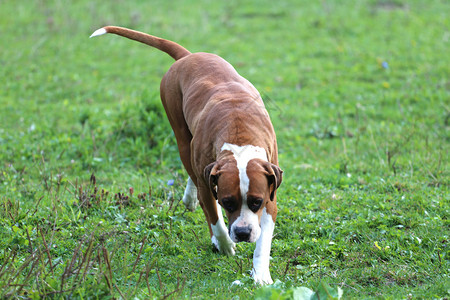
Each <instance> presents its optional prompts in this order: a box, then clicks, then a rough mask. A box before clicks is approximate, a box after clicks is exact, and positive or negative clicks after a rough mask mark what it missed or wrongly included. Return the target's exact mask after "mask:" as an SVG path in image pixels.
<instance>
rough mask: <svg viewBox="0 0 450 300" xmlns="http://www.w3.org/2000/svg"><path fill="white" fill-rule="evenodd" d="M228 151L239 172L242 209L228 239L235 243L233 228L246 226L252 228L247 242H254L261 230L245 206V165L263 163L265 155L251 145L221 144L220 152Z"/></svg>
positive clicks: (261, 149) (258, 148) (247, 182)
mask: <svg viewBox="0 0 450 300" xmlns="http://www.w3.org/2000/svg"><path fill="white" fill-rule="evenodd" d="M224 150H228V151H231V152H232V153H233V156H234V158H235V159H236V162H237V168H238V170H239V188H240V191H241V197H242V207H241V214H240V216H239V217H238V218H237V219H236V221H234V223H233V224H232V225H231V228H230V237H231V239H232V240H233V241H234V242H237V239H236V236H235V234H234V229H235V227H236V226H237V227H241V226H248V225H250V226H251V228H252V232H251V235H250V239H249V242H255V241H256V240H257V239H258V238H259V235H260V234H261V228H260V226H259V221H258V215H256V214H255V213H254V212H252V211H251V210H250V209H249V208H248V205H247V192H248V189H249V185H250V179H249V178H248V175H247V164H248V162H249V161H250V160H252V159H255V158H259V159H261V160H263V161H268V160H267V153H266V150H264V149H263V148H261V147H258V146H253V145H245V146H237V145H233V144H229V143H225V144H223V146H222V148H221V151H224Z"/></svg>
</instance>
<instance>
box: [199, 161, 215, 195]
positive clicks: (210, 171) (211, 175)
mask: <svg viewBox="0 0 450 300" xmlns="http://www.w3.org/2000/svg"><path fill="white" fill-rule="evenodd" d="M203 174H204V176H205V181H206V183H207V184H208V186H209V189H210V190H211V192H212V194H213V196H214V198H215V199H216V200H217V181H218V179H219V163H217V162H213V163H210V164H209V165H207V166H206V167H205V169H204V171H203Z"/></svg>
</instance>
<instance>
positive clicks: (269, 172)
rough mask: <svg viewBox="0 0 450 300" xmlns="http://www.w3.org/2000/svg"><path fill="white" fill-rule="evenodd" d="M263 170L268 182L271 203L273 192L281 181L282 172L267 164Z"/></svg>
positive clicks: (276, 167) (275, 166)
mask: <svg viewBox="0 0 450 300" xmlns="http://www.w3.org/2000/svg"><path fill="white" fill-rule="evenodd" d="M264 169H265V170H266V176H267V180H268V182H269V191H270V200H271V201H273V199H274V198H275V191H276V190H277V188H278V187H279V186H280V184H281V181H282V180H283V171H282V170H281V169H280V167H278V166H277V165H275V164H272V163H269V162H268V163H265V164H264Z"/></svg>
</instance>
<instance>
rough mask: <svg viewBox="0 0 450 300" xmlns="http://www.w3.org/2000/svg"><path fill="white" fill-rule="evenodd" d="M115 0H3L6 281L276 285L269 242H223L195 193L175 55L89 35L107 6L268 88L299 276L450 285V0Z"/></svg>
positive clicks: (213, 287)
mask: <svg viewBox="0 0 450 300" xmlns="http://www.w3.org/2000/svg"><path fill="white" fill-rule="evenodd" d="M96 2H97V3H95V2H94V1H87V0H79V1H58V0H49V1H44V0H35V1H0V49H1V50H0V81H1V84H0V106H1V109H0V298H13V299H14V298H16V299H19V298H20V299H23V298H28V297H29V298H31V299H38V298H44V297H54V298H63V297H64V298H74V299H78V298H79V299H92V298H93V299H95V298H99V299H107V298H125V299H132V298H138V299H147V298H174V299H177V298H188V299H191V298H194V299H203V298H205V299H224V298H226V299H248V298H253V297H255V294H257V293H258V289H259V287H258V286H255V285H254V284H253V282H252V279H251V277H250V274H249V271H250V269H251V266H252V264H251V258H252V252H253V249H254V244H238V245H237V248H238V251H237V255H236V256H235V257H225V256H222V255H219V254H217V253H214V252H213V251H212V246H211V243H210V239H209V234H208V229H207V225H206V223H205V221H204V216H203V213H202V212H201V210H200V209H199V210H197V211H195V212H194V213H191V212H187V211H186V210H185V209H184V206H183V204H182V203H181V196H182V193H183V191H184V185H185V182H186V179H187V174H186V172H185V171H184V170H183V168H182V165H181V161H180V159H179V157H178V153H177V148H176V144H175V139H174V136H173V133H172V130H171V128H170V126H169V123H168V121H167V119H166V117H165V114H164V111H163V108H162V105H161V103H160V100H159V83H160V80H161V78H162V76H163V74H164V73H165V72H166V70H167V69H168V68H169V66H170V65H171V63H172V59H171V58H170V57H169V56H167V55H166V54H164V53H162V52H159V51H157V50H155V49H151V48H149V47H146V46H144V45H141V44H138V43H135V42H132V41H129V40H126V39H123V38H119V37H117V36H112V35H111V36H103V37H99V38H96V39H88V37H89V35H90V34H91V33H92V32H93V31H94V30H95V29H98V28H99V27H101V26H103V25H107V24H114V25H121V26H126V27H130V28H133V29H137V30H140V31H144V32H148V33H151V34H154V35H157V36H161V37H164V38H168V39H171V40H174V41H177V42H179V43H180V44H182V45H183V46H185V47H186V48H187V49H189V50H190V51H192V52H197V51H205V52H213V53H217V54H219V55H220V56H222V57H223V58H225V59H226V60H228V61H229V62H230V63H231V64H233V65H234V66H235V67H236V69H237V70H238V72H239V73H240V74H242V75H243V76H244V77H246V78H247V79H249V80H250V81H251V82H252V83H253V84H254V85H255V86H256V87H257V88H258V89H259V90H260V92H261V94H262V95H263V98H264V100H265V102H266V106H267V109H268V111H269V113H270V114H271V117H272V121H273V124H274V126H275V129H276V132H277V136H278V144H279V157H280V166H281V167H282V169H283V170H284V179H283V183H282V185H281V186H280V189H279V191H278V207H279V214H278V219H277V224H276V227H275V237H274V241H273V245H272V254H271V256H272V260H271V273H272V277H273V278H274V280H279V281H280V282H279V283H278V286H279V287H280V293H283V291H287V290H289V289H290V288H291V287H300V286H304V287H308V288H311V289H314V288H315V287H316V286H317V285H318V284H319V282H322V283H327V284H328V285H330V286H331V287H340V288H342V289H343V290H344V298H345V299H349V298H354V299H365V298H378V299H443V298H448V297H450V279H449V276H450V261H449V260H450V252H449V243H450V241H449V239H450V237H449V233H450V228H449V225H450V224H449V213H450V206H449V203H450V199H449V162H448V161H449V159H448V154H449V153H448V152H449V120H450V101H449V99H450V79H449V66H450V55H449V52H450V51H449V50H450V47H449V40H450V31H449V28H450V22H449V17H448V15H449V12H450V3H449V2H448V1H444V0H442V1H438V0H436V1H433V0H432V1H425V0H417V1H415V0H412V1H406V0H361V1H356V0H355V1H350V0H349V1H337V0H334V1H297V0H289V1H256V0H254V1H237V0H230V1H220V2H219V1H207V0H202V1H182V0H173V1H164V0H160V1H138V0H134V1H121V0H114V1H103V2H100V1H96ZM235 280H240V281H241V283H242V285H240V286H237V285H232V282H234V281H235ZM274 299H275V298H274Z"/></svg>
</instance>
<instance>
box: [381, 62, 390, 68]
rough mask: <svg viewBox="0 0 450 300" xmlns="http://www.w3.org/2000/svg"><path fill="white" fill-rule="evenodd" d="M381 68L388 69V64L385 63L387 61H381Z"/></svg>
mask: <svg viewBox="0 0 450 300" xmlns="http://www.w3.org/2000/svg"><path fill="white" fill-rule="evenodd" d="M381 66H382V67H383V69H389V64H388V63H387V61H383V62H382V63H381Z"/></svg>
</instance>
